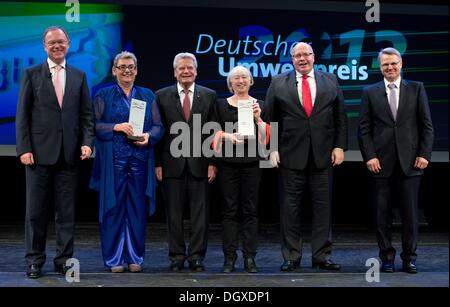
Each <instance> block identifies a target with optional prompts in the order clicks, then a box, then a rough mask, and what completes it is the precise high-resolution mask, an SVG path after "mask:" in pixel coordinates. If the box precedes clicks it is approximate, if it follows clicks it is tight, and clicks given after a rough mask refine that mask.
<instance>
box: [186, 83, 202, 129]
mask: <svg viewBox="0 0 450 307" xmlns="http://www.w3.org/2000/svg"><path fill="white" fill-rule="evenodd" d="M201 94H202V91H201V89H200V88H199V87H198V86H197V85H195V87H194V99H193V101H192V108H191V115H190V116H189V121H191V120H192V114H194V113H201V104H202V101H201Z"/></svg>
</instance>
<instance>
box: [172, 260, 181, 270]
mask: <svg viewBox="0 0 450 307" xmlns="http://www.w3.org/2000/svg"><path fill="white" fill-rule="evenodd" d="M169 269H170V270H171V271H172V272H179V271H181V270H183V269H184V261H182V260H172V261H171V262H170V266H169Z"/></svg>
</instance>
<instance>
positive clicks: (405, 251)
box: [370, 163, 421, 261]
mask: <svg viewBox="0 0 450 307" xmlns="http://www.w3.org/2000/svg"><path fill="white" fill-rule="evenodd" d="M420 180H421V176H412V177H407V176H406V175H405V174H404V173H403V171H402V170H401V168H400V166H399V163H397V165H396V167H395V168H394V171H393V173H392V175H391V176H389V177H387V178H370V183H371V190H372V200H373V210H374V217H375V228H376V237H377V242H378V247H379V256H380V259H381V261H393V260H394V259H395V253H396V251H395V248H394V247H393V246H392V205H393V201H394V199H398V206H399V211H400V216H401V219H402V253H401V254H400V257H401V258H402V260H403V261H411V260H415V259H416V258H417V254H416V249H417V237H418V232H419V226H418V224H419V222H418V198H419V187H420ZM396 194H397V195H396ZM395 196H396V198H395Z"/></svg>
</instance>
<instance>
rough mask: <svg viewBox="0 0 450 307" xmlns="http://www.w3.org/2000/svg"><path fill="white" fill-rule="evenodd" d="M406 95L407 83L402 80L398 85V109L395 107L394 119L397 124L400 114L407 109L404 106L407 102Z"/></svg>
mask: <svg viewBox="0 0 450 307" xmlns="http://www.w3.org/2000/svg"><path fill="white" fill-rule="evenodd" d="M407 95H408V81H406V80H404V79H402V81H401V83H400V98H399V101H398V107H397V119H396V121H397V122H398V120H399V118H400V116H401V114H403V113H404V110H405V108H406V107H407V105H406V102H407V101H408V99H407Z"/></svg>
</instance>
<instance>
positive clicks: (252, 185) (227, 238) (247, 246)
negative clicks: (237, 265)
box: [218, 161, 261, 259]
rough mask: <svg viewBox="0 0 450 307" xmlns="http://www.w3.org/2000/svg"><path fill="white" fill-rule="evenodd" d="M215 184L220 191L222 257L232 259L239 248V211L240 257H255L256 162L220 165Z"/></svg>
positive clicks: (257, 166) (257, 172)
mask: <svg viewBox="0 0 450 307" xmlns="http://www.w3.org/2000/svg"><path fill="white" fill-rule="evenodd" d="M218 177H219V178H218V180H219V184H220V188H221V191H222V199H223V206H222V226H223V236H222V238H223V253H224V255H225V258H230V259H235V258H236V256H237V255H236V251H237V250H238V248H239V211H240V210H241V211H242V227H241V230H242V232H241V234H242V253H243V256H244V258H247V257H250V258H253V257H255V255H256V249H257V236H258V192H259V183H260V179H261V170H260V168H259V162H258V161H256V162H250V163H226V162H224V163H221V164H220V165H219V174H218Z"/></svg>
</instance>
